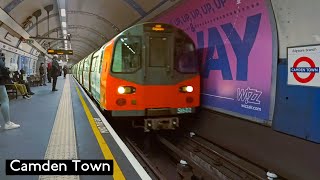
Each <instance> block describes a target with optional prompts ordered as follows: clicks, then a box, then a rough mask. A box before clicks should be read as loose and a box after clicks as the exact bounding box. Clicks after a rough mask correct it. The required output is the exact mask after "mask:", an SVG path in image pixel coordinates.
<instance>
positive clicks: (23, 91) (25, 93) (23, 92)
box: [6, 75, 31, 99]
mask: <svg viewBox="0 0 320 180" xmlns="http://www.w3.org/2000/svg"><path fill="white" fill-rule="evenodd" d="M7 81H8V82H7V83H6V84H14V85H15V86H16V87H17V89H18V91H19V92H20V94H21V95H22V97H23V98H24V99H30V98H31V96H29V95H28V91H27V88H26V86H25V85H24V84H19V83H18V82H15V81H14V80H13V78H12V76H11V75H10V79H8V80H7Z"/></svg>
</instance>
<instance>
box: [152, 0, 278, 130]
mask: <svg viewBox="0 0 320 180" xmlns="http://www.w3.org/2000/svg"><path fill="white" fill-rule="evenodd" d="M154 20H155V21H158V22H165V23H170V24H173V25H175V26H177V27H180V28H181V29H183V30H184V31H185V32H187V33H188V34H189V35H190V36H191V37H192V38H193V40H194V41H195V42H196V46H197V49H198V53H199V57H200V58H199V59H200V60H201V64H202V66H201V68H202V70H201V72H202V79H203V80H202V92H201V97H202V99H201V100H202V105H203V106H204V107H207V108H210V109H215V110H218V111H222V112H225V113H227V114H231V115H235V116H239V117H243V118H246V119H249V120H253V121H256V122H260V123H266V124H271V120H272V116H273V110H274V108H273V107H274V99H275V79H276V62H277V37H276V35H277V33H276V30H275V21H274V16H273V11H272V10H271V3H270V1H268V0H247V1H240V0H239V1H231V0H210V1H208V0H197V1H194V0H185V1H183V2H182V3H180V4H179V5H177V6H176V7H175V8H173V9H170V10H169V11H167V12H165V13H163V14H162V15H160V16H158V17H156V18H155V19H154Z"/></svg>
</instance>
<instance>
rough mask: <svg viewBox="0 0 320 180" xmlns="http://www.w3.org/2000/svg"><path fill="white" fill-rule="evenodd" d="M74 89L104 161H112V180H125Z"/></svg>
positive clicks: (88, 111) (82, 100) (87, 109)
mask: <svg viewBox="0 0 320 180" xmlns="http://www.w3.org/2000/svg"><path fill="white" fill-rule="evenodd" d="M75 87H76V90H77V93H78V95H79V98H80V101H81V103H82V106H83V109H84V111H85V113H86V115H87V117H88V120H89V123H90V125H91V128H92V131H93V133H94V135H95V136H96V139H97V141H98V143H99V146H100V149H101V151H102V153H103V156H104V158H105V159H112V160H113V179H116V180H118V179H119V180H122V179H126V178H125V177H124V175H123V173H122V171H121V169H120V167H119V166H118V163H117V161H116V159H115V158H114V157H113V155H112V153H111V151H110V149H109V147H108V144H107V143H106V141H105V140H104V138H103V137H102V135H101V133H100V131H99V129H98V127H97V126H96V123H95V121H94V119H93V117H92V114H91V112H90V110H89V108H88V106H87V104H86V102H85V101H84V99H83V97H82V95H81V93H80V90H79V88H78V87H77V85H76V86H75Z"/></svg>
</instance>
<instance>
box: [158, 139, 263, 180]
mask: <svg viewBox="0 0 320 180" xmlns="http://www.w3.org/2000/svg"><path fill="white" fill-rule="evenodd" d="M157 138H158V140H159V142H161V143H162V144H163V146H165V147H167V148H168V150H169V151H170V152H171V153H170V154H175V157H178V158H180V160H181V163H180V164H178V170H179V167H180V169H181V170H180V172H179V173H180V175H181V179H190V178H192V177H193V178H196V179H257V180H263V179H266V171H265V170H264V169H261V168H259V167H256V166H255V165H252V164H249V163H248V162H245V161H244V162H242V163H241V164H240V163H237V161H239V160H238V158H237V157H235V156H234V155H232V156H231V157H232V159H231V158H230V157H227V156H225V155H226V154H222V153H220V152H218V151H215V150H214V149H213V148H212V146H209V143H208V142H205V140H203V139H202V138H199V137H186V136H183V137H180V138H178V139H176V138H172V137H168V138H166V137H163V136H160V135H159V136H157ZM229 155H230V154H229Z"/></svg>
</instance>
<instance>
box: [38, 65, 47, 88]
mask: <svg viewBox="0 0 320 180" xmlns="http://www.w3.org/2000/svg"><path fill="white" fill-rule="evenodd" d="M45 68H46V67H45V65H44V63H41V64H40V67H39V72H40V79H41V84H40V86H42V85H44V86H46V85H47V84H46V73H45Z"/></svg>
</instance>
